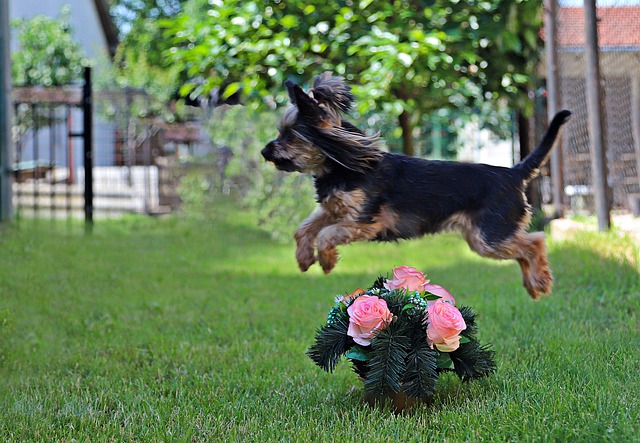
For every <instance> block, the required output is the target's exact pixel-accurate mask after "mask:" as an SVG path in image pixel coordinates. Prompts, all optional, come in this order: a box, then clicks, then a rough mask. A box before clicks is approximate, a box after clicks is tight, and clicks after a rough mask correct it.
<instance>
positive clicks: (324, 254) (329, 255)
mask: <svg viewBox="0 0 640 443" xmlns="http://www.w3.org/2000/svg"><path fill="white" fill-rule="evenodd" d="M318 260H319V261H320V266H322V270H323V271H324V273H325V274H328V273H330V272H331V271H332V270H333V268H334V267H335V266H336V263H337V262H338V250H337V249H336V248H327V249H323V250H321V251H320V250H318Z"/></svg>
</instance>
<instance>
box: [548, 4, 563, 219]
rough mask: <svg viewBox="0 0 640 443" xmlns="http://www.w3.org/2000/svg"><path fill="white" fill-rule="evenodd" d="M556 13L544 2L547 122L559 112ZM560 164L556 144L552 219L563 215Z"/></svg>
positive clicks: (559, 149) (560, 151)
mask: <svg viewBox="0 0 640 443" xmlns="http://www.w3.org/2000/svg"><path fill="white" fill-rule="evenodd" d="M557 13H558V5H557V1H556V0H545V15H544V31H545V42H544V43H545V57H546V65H547V114H548V118H549V121H551V119H552V118H553V117H554V115H556V113H557V112H558V111H559V110H560V79H559V74H558V45H557V40H556V39H557V35H556V34H557V33H556V30H557V26H556V24H557V22H556V20H557ZM562 168H563V164H562V144H561V142H558V144H557V145H556V147H555V148H554V149H553V150H552V151H551V182H552V183H553V186H552V192H553V208H554V217H562V216H563V215H564V201H563V200H564V175H563V170H562Z"/></svg>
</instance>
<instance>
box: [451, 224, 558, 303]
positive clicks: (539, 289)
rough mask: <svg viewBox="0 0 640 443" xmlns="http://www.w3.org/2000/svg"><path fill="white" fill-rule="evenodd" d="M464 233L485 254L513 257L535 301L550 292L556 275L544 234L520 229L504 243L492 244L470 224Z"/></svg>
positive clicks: (476, 249)
mask: <svg viewBox="0 0 640 443" xmlns="http://www.w3.org/2000/svg"><path fill="white" fill-rule="evenodd" d="M462 227H463V229H462V231H463V235H464V237H465V239H466V240H467V243H468V244H469V247H470V248H471V249H472V250H473V251H475V252H477V253H478V254H480V255H481V256H483V257H489V258H496V259H513V260H516V261H517V262H518V264H519V265H520V269H521V270H522V283H523V285H524V287H525V289H526V290H527V292H528V293H529V295H530V296H531V298H533V299H534V300H537V299H539V298H540V296H541V295H542V294H548V293H550V292H551V286H552V284H553V277H552V275H551V270H550V269H549V262H548V260H547V246H546V244H545V242H544V233H542V232H536V233H532V234H528V233H525V232H523V231H517V232H516V233H515V234H514V235H512V236H511V237H509V238H508V239H506V240H503V241H501V242H495V243H489V242H487V241H486V239H485V238H484V236H483V233H482V231H481V230H480V229H479V228H478V227H477V226H474V225H472V224H471V223H465V224H464V225H462Z"/></svg>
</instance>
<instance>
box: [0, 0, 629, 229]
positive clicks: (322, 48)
mask: <svg viewBox="0 0 640 443" xmlns="http://www.w3.org/2000/svg"><path fill="white" fill-rule="evenodd" d="M590 14H591V15H590ZM590 17H591V18H590ZM2 29H3V34H2V36H3V48H4V49H3V65H2V66H3V69H2V75H3V84H4V85H5V88H4V91H5V92H6V94H4V95H3V106H2V109H3V111H2V114H1V117H2V119H1V120H2V121H3V123H4V124H3V126H2V127H3V132H2V135H3V137H2V138H1V139H0V143H2V144H0V151H1V152H2V156H0V161H1V162H2V170H3V172H4V173H3V174H2V178H1V181H0V185H1V186H2V193H0V207H2V218H3V219H8V220H15V219H20V218H22V217H50V218H85V219H86V220H87V221H88V222H92V221H93V220H94V219H100V218H104V217H120V216H122V215H123V214H128V213H141V214H148V215H162V214H169V213H179V214H184V213H189V214H192V215H195V216H198V217H208V216H211V215H212V214H215V213H216V211H218V210H220V209H219V208H220V207H222V206H223V205H220V202H223V201H224V202H227V201H232V202H233V203H234V207H235V208H241V209H244V210H250V211H253V213H254V214H255V218H256V220H257V223H258V224H260V225H261V226H263V227H265V228H266V229H268V230H269V231H270V232H271V233H272V235H273V236H274V237H280V236H282V237H283V238H284V237H285V236H288V235H290V232H289V231H290V226H291V225H292V221H294V222H295V221H297V220H301V219H302V218H303V217H304V216H305V215H306V214H307V213H308V212H309V211H310V210H312V209H313V206H314V202H313V189H312V183H311V179H310V178H309V177H304V176H302V175H299V174H289V175H285V174H281V173H279V172H277V171H275V170H274V169H273V167H272V166H270V165H266V164H264V162H263V161H262V160H261V158H260V155H259V151H260V149H261V148H262V147H263V146H264V144H265V143H266V142H267V141H269V140H271V139H272V138H274V137H275V135H276V131H277V129H276V128H277V121H278V118H279V116H280V115H281V113H282V111H283V110H284V109H285V108H286V106H288V100H287V97H286V93H285V90H284V88H283V86H282V85H283V83H284V81H285V80H286V79H293V80H294V81H296V82H298V83H300V84H303V85H308V84H309V83H310V82H312V81H313V77H314V76H316V75H318V74H320V73H321V72H323V71H325V70H330V71H333V72H334V73H336V74H337V75H342V76H344V77H345V78H346V80H347V82H348V83H349V84H350V85H351V86H352V87H353V92H354V94H355V96H356V100H357V103H356V106H355V109H354V110H353V112H352V114H351V116H350V117H349V118H350V119H351V120H352V121H353V122H354V123H355V124H356V125H357V126H359V127H361V128H363V130H365V131H366V132H371V133H373V132H376V131H380V132H381V134H382V136H383V138H384V139H385V141H386V145H385V146H384V149H386V150H389V151H394V152H403V153H405V154H407V155H412V156H420V157H425V158H433V159H451V160H458V161H472V162H483V163H490V164H495V165H502V166H511V165H513V164H514V163H515V162H518V161H519V160H520V159H521V158H523V157H524V156H525V155H526V154H527V153H528V152H530V151H531V150H532V149H533V148H534V147H535V145H536V144H537V142H538V141H539V139H540V137H541V135H542V134H543V133H544V130H545V128H546V125H547V122H548V120H549V118H550V117H551V115H550V114H552V113H554V112H556V111H557V110H560V109H570V110H571V111H572V112H573V118H572V120H571V122H570V123H569V124H567V125H566V127H565V129H564V132H563V137H562V143H561V144H560V146H558V148H557V149H556V150H555V151H554V157H553V158H552V161H551V162H550V163H549V164H548V165H547V166H545V168H544V170H543V171H542V175H541V177H540V178H539V179H538V180H536V181H535V182H533V183H532V185H531V186H530V189H529V190H528V194H529V198H530V201H531V202H532V205H533V206H534V209H535V211H536V217H535V218H534V221H535V222H536V223H538V224H539V225H540V226H538V227H543V226H544V223H545V222H546V221H548V220H549V219H551V218H557V217H561V216H576V215H578V216H587V217H588V216H590V215H592V214H597V219H598V225H599V227H600V229H601V230H604V229H608V228H609V226H610V217H611V214H614V215H615V214H629V216H634V215H635V216H636V217H637V216H638V215H639V213H640V204H639V202H640V184H639V182H640V169H639V167H638V165H639V164H640V1H638V0H609V1H599V2H597V5H596V3H595V2H589V1H587V2H581V1H575V0H571V1H565V0H563V1H560V2H556V1H553V0H549V1H546V2H542V1H531V0H530V1H527V0H522V1H513V0H509V1H506V0H487V1H475V0H460V1H455V2H451V1H439V0H433V1H409V0H406V1H401V0H396V1H391V2H373V1H371V0H361V1H359V2H358V1H351V0H346V1H345V0H342V1H334V0H328V1H324V2H309V1H297V0H296V1H287V2H284V1H238V0H236V1H222V0H49V1H47V2H43V1H39V0H8V1H7V0H4V1H3V9H2Z"/></svg>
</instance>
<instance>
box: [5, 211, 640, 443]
mask: <svg viewBox="0 0 640 443" xmlns="http://www.w3.org/2000/svg"><path fill="white" fill-rule="evenodd" d="M341 252H342V260H341V262H340V263H339V264H338V266H337V268H336V270H335V271H334V272H333V273H332V274H331V275H330V276H324V275H322V274H321V272H320V271H319V269H318V268H317V266H314V267H313V268H312V270H310V271H309V272H308V273H306V274H301V273H300V272H299V271H298V269H297V266H296V264H295V261H294V257H293V255H294V247H293V245H292V244H291V243H289V244H279V243H274V242H272V241H270V240H269V236H268V235H267V234H265V233H264V232H261V231H259V230H257V229H255V228H253V227H252V224H251V221H250V220H247V219H246V217H243V216H236V217H235V218H234V220H232V221H229V220H223V219H220V220H216V221H207V222H205V221H188V220H183V219H179V218H166V219H148V218H128V219H125V220H122V221H100V222H98V223H97V224H96V226H95V229H94V233H93V235H91V236H85V235H84V234H83V232H82V229H81V228H80V227H78V226H75V225H70V224H68V223H59V224H56V223H52V222H49V221H39V222H33V221H24V220H23V221H21V222H20V224H19V225H17V226H14V227H5V228H2V229H0V410H1V411H2V412H1V416H0V417H1V418H0V440H2V441H43V440H44V441H46V440H49V441H243V442H244V441H330V442H340V441H354V442H364V441H369V442H371V441H451V442H457V441H481V440H484V441H487V440H489V441H594V442H600V441H639V440H640V277H639V274H638V269H637V266H638V263H639V260H638V258H639V255H638V250H637V249H634V248H632V246H631V243H629V242H625V241H624V240H620V239H618V238H617V237H616V236H614V235H601V234H585V235H584V236H581V237H579V238H578V239H577V240H576V241H573V242H566V243H556V244H553V243H552V244H551V245H550V261H551V264H552V268H553V270H554V275H555V278H556V283H555V287H554V292H553V294H552V295H551V296H549V297H547V298H545V299H543V300H542V301H540V302H534V301H532V300H530V299H529V297H528V296H527V295H526V292H525V290H524V289H523V288H522V287H521V285H520V271H519V268H518V266H517V264H515V263H511V262H496V261H490V260H486V259H482V258H479V257H477V256H475V255H473V254H472V253H471V252H469V251H468V248H467V246H466V245H465V244H464V243H463V242H462V241H461V240H460V239H459V238H458V237H456V236H453V235H441V236H437V237H430V238H425V239H423V240H419V241H411V242H402V243H398V244H374V243H370V244H357V245H350V246H346V247H343V248H341ZM394 265H410V266H414V267H417V268H419V269H421V270H423V271H426V272H427V273H428V275H429V277H430V278H431V280H432V282H433V283H439V284H442V285H443V286H445V287H447V288H448V289H449V290H450V291H451V292H452V293H453V294H454V296H455V297H456V299H457V300H458V304H461V305H469V306H472V307H474V308H475V309H476V311H478V313H479V320H478V321H479V324H480V332H479V339H480V340H481V342H483V343H492V344H493V347H494V349H495V350H496V360H497V365H498V369H497V372H496V374H495V375H494V376H492V377H491V378H487V379H484V380H481V381H475V382H471V383H466V384H462V383H460V382H459V381H458V379H457V378H456V377H455V376H449V375H446V376H443V377H441V379H440V381H439V383H440V385H439V389H438V394H437V395H436V397H435V399H434V402H433V404H432V405H430V406H421V407H418V408H415V409H412V410H411V411H410V412H409V413H407V414H402V415H394V414H392V413H391V412H390V411H389V410H388V409H387V408H375V409H372V408H370V407H369V406H367V405H366V404H365V403H363V402H362V384H361V382H359V381H358V379H357V377H356V375H355V374H354V373H353V372H352V371H351V369H350V368H349V365H348V364H347V362H346V361H343V362H341V364H340V365H339V366H338V369H337V370H336V372H335V373H334V374H326V373H324V372H323V371H322V370H321V369H320V368H318V367H316V366H314V364H313V363H312V361H311V360H310V359H309V358H308V357H307V356H306V355H305V351H306V349H307V348H308V346H310V345H311V344H312V342H313V338H314V333H315V329H316V328H317V327H319V326H320V325H322V324H323V323H324V322H325V320H326V314H327V312H328V311H329V309H330V308H331V306H332V305H333V298H334V296H335V295H336V294H339V293H345V292H347V291H348V292H351V291H352V290H354V289H355V288H357V287H367V286H368V285H369V284H370V283H372V281H373V280H374V279H375V278H376V277H377V276H378V275H379V274H381V273H383V274H384V273H387V272H389V271H390V270H391V268H392V267H393V266H394Z"/></svg>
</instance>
